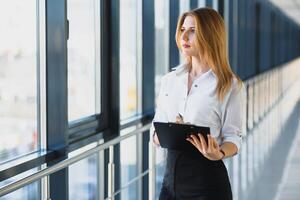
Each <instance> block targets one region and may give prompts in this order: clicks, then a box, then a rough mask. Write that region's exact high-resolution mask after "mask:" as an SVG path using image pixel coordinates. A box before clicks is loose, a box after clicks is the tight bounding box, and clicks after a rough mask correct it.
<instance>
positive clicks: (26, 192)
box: [1, 182, 40, 200]
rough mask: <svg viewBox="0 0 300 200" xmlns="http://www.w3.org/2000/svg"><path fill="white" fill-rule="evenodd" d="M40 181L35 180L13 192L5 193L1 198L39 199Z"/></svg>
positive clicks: (8, 199) (4, 199) (14, 199)
mask: <svg viewBox="0 0 300 200" xmlns="http://www.w3.org/2000/svg"><path fill="white" fill-rule="evenodd" d="M38 183H39V182H34V183H32V184H30V185H27V186H25V187H23V188H20V189H18V190H16V191H14V192H12V193H9V194H7V195H4V196H2V197H1V200H17V199H22V200H38V199H40V197H39V195H40V194H39V184H38Z"/></svg>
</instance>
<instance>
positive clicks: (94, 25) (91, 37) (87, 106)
mask: <svg viewBox="0 0 300 200" xmlns="http://www.w3.org/2000/svg"><path fill="white" fill-rule="evenodd" d="M99 4H100V3H99V0H72V1H68V8H67V13H68V20H69V41H68V116H69V121H72V120H76V119H78V118H82V117H86V116H89V115H94V114H98V113H100V103H101V102H100V96H99V94H100V5H99Z"/></svg>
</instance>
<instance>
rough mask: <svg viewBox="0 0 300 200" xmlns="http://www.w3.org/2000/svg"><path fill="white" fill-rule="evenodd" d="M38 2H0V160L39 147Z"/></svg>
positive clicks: (33, 0)
mask: <svg viewBox="0 0 300 200" xmlns="http://www.w3.org/2000/svg"><path fill="white" fill-rule="evenodd" d="M36 3H37V1H36V0H28V1H19V0H10V1H0V24H1V26H0V35H1V37H0V44H1V45H0V127H1V130H0V137H1V140H0V163H2V162H4V161H6V160H8V159H12V158H14V157H16V156H21V155H24V154H27V153H29V152H31V151H35V150H36V149H37V141H38V133H37V54H38V52H37V31H38V26H37V5H36ZM16 16H17V17H16Z"/></svg>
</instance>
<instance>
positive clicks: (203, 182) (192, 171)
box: [159, 150, 232, 200]
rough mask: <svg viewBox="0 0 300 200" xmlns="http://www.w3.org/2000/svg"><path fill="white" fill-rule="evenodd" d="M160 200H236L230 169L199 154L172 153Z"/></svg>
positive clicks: (170, 153)
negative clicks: (233, 195)
mask: <svg viewBox="0 0 300 200" xmlns="http://www.w3.org/2000/svg"><path fill="white" fill-rule="evenodd" d="M159 199H160V200H175V199H176V200H232V191H231V186H230V182H229V178H228V173H227V169H226V167H225V165H224V163H223V161H222V160H219V161H211V160H209V159H207V158H205V157H204V156H203V155H202V154H201V153H200V152H199V151H197V152H194V153H185V152H180V151H174V150H168V155H167V165H166V170H165V175H164V179H163V183H162V188H161V192H160V195H159Z"/></svg>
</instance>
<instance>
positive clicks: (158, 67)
mask: <svg viewBox="0 0 300 200" xmlns="http://www.w3.org/2000/svg"><path fill="white" fill-rule="evenodd" d="M154 3H155V97H156V98H155V102H156V103H157V96H158V93H159V88H160V81H161V77H162V76H163V75H165V74H166V73H167V72H168V71H169V4H170V2H169V1H161V0H155V2H154ZM174 37H175V36H174ZM150 137H152V136H150ZM165 153H166V151H164V150H163V149H161V148H155V154H156V160H155V171H156V173H155V176H156V177H155V199H158V197H159V192H160V189H161V184H162V180H163V176H164V169H165V164H166V163H165V162H164V161H165Z"/></svg>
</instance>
